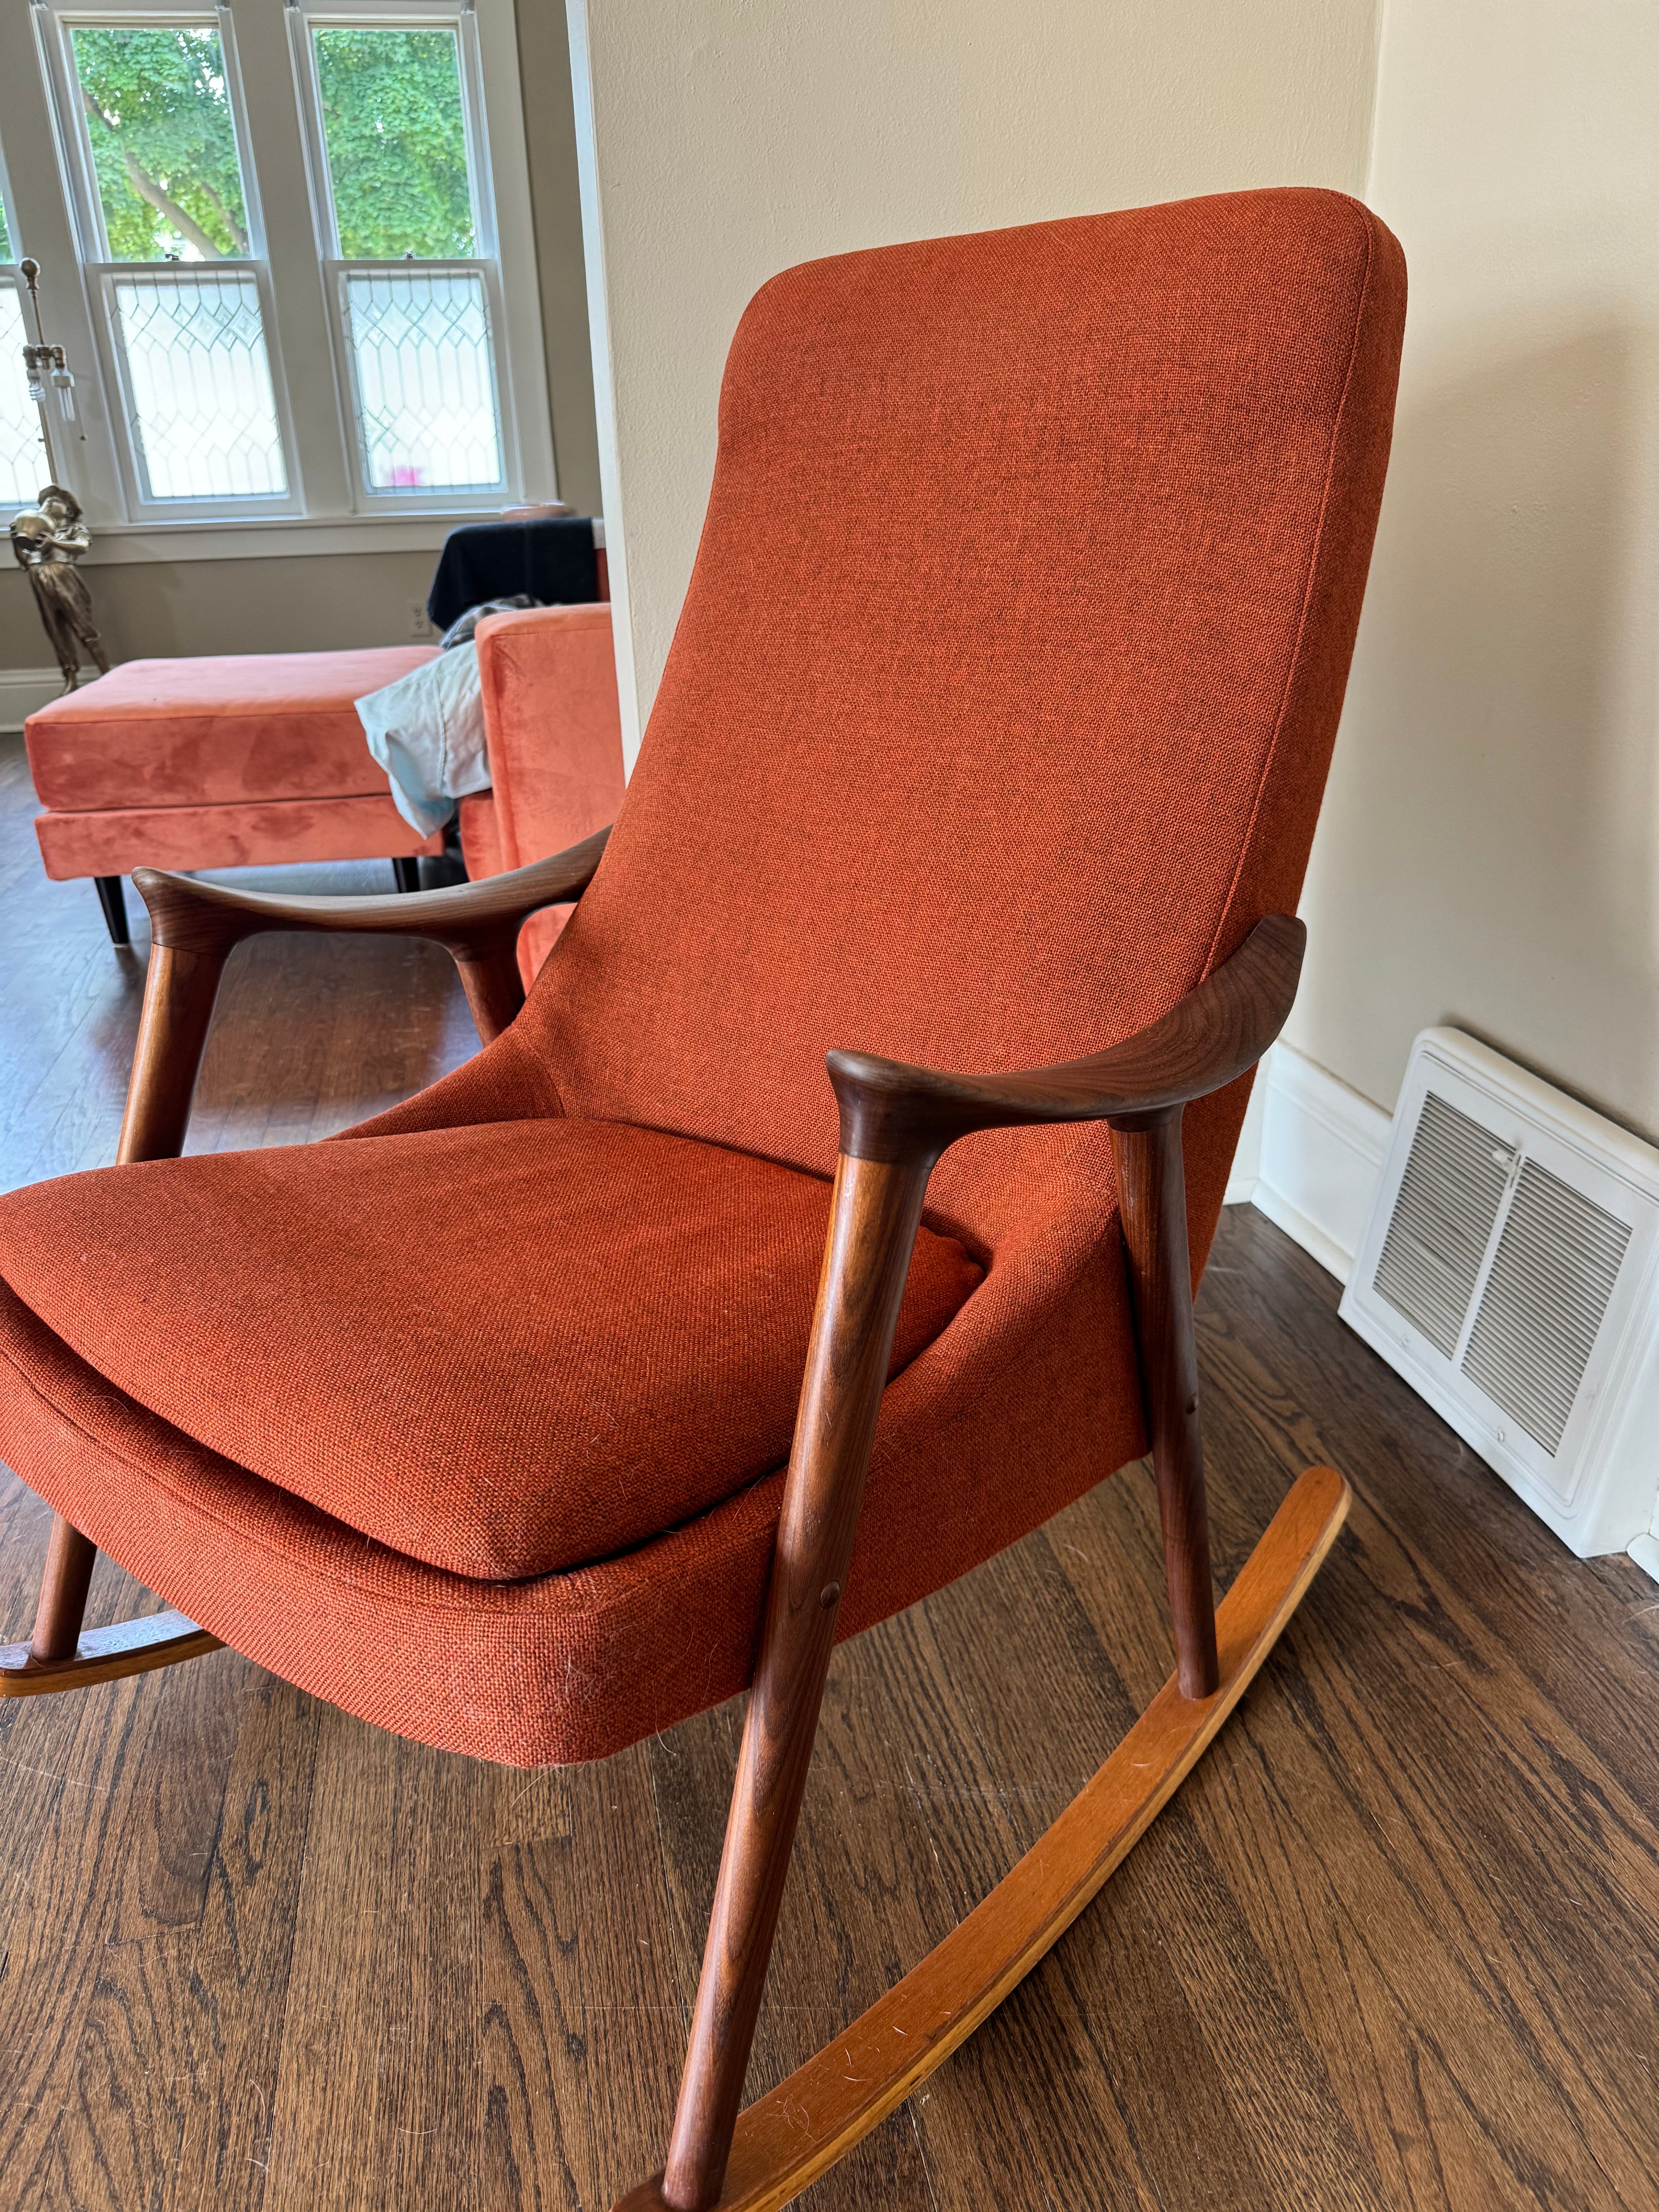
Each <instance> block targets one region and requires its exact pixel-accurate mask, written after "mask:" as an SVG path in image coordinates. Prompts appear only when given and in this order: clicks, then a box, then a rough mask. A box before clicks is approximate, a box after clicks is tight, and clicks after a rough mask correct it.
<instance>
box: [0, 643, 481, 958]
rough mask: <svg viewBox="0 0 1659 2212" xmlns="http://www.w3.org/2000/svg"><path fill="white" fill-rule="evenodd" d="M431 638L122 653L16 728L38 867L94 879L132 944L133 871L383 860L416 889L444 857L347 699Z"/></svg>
mask: <svg viewBox="0 0 1659 2212" xmlns="http://www.w3.org/2000/svg"><path fill="white" fill-rule="evenodd" d="M436 652H437V647H435V646H429V645H387V646H368V647H364V648H362V650H361V651H358V652H353V653H229V654H222V655H213V656H210V657H206V658H204V659H195V660H129V661H125V662H124V663H123V664H122V665H121V666H120V667H118V668H112V669H111V671H110V672H109V674H108V675H107V676H100V677H99V678H97V679H96V681H95V682H94V683H91V684H85V685H83V686H82V689H81V690H78V691H70V692H68V693H66V694H65V696H64V697H63V698H61V699H54V700H53V701H52V704H51V705H50V706H49V707H43V708H41V710H40V713H39V714H31V715H30V716H29V718H28V720H27V722H26V723H25V724H24V732H23V733H24V738H25V742H26V743H27V746H28V755H29V767H30V769H31V771H32V772H33V777H34V788H35V792H36V794H37V796H38V797H39V798H40V802H41V805H42V806H43V807H44V809H45V811H44V812H43V813H41V814H40V815H38V816H37V817H36V818H35V824H34V828H35V834H36V836H38V837H39V838H40V854H41V858H42V859H43V860H45V862H46V873H47V874H48V875H49V876H51V877H52V878H55V879H58V880H60V881H61V880H62V879H64V878H67V877H70V876H91V877H93V878H94V879H95V880H96V883H97V885H98V893H99V896H100V899H101V900H102V901H103V906H104V915H105V918H106V921H108V923H109V929H110V935H111V936H112V938H113V939H114V940H115V942H116V943H117V944H118V945H125V943H126V942H127V928H126V910H125V900H124V898H123V896H122V890H121V878H122V877H123V876H125V875H126V874H127V873H128V872H130V871H131V869H133V868H135V867H139V866H150V867H157V868H244V867H270V866H276V865H277V864H279V863H282V862H285V861H290V860H380V859H385V860H391V862H392V867H393V871H394V873H395V876H396V878H397V883H398V889H399V890H416V888H417V887H418V885H419V881H420V877H419V870H418V867H417V865H416V862H417V856H418V855H419V854H422V853H437V852H441V850H442V848H443V838H442V835H441V833H440V834H439V835H436V836H429V837H428V836H422V834H421V832H420V831H419V830H418V829H411V828H410V825H409V823H407V822H405V821H404V818H403V817H402V815H401V814H399V813H398V810H397V808H396V807H395V806H394V805H392V794H391V788H390V787H389V785H388V784H387V782H386V775H385V773H384V771H383V770H382V769H380V768H378V767H377V766H376V765H375V763H374V760H373V759H372V758H371V757H370V755H369V750H368V745H367V744H366V743H365V742H364V738H363V729H362V723H361V722H360V721H359V720H357V715H356V708H355V707H354V705H353V702H354V701H355V700H357V699H361V698H362V696H363V695H364V693H365V692H368V691H376V690H380V686H381V685H382V684H392V683H395V682H396V681H397V679H398V677H400V676H405V675H407V674H408V672H409V671H410V669H411V668H418V667H419V666H420V665H421V663H422V661H425V660H430V659H433V658H434V656H435V653H436Z"/></svg>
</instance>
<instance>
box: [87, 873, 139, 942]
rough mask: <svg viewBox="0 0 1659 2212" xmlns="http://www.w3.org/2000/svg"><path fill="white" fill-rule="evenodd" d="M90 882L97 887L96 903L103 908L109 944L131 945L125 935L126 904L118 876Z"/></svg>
mask: <svg viewBox="0 0 1659 2212" xmlns="http://www.w3.org/2000/svg"><path fill="white" fill-rule="evenodd" d="M92 880H93V881H94V883H95V884H97V886H98V903H99V905H100V907H102V908H103V909H104V920H105V921H106V922H107V923H108V924H109V941H110V943H111V944H112V945H131V942H132V939H131V937H130V936H129V935H128V934H127V902H126V896H125V893H124V891H123V890H122V889H121V878H119V876H94V878H93V879H92Z"/></svg>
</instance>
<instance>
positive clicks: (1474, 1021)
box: [1290, 327, 1659, 1133]
mask: <svg viewBox="0 0 1659 2212" xmlns="http://www.w3.org/2000/svg"><path fill="white" fill-rule="evenodd" d="M1519 335H1520V334H1518V333H1516V331H1514V330H1513V329H1512V328H1510V329H1507V330H1504V331H1487V332H1486V333H1483V334H1482V339H1481V342H1480V343H1471V344H1469V345H1468V346H1467V347H1464V348H1461V349H1460V357H1461V359H1462V360H1465V361H1466V360H1468V358H1469V356H1475V357H1476V358H1479V357H1480V356H1486V365H1485V366H1483V367H1481V368H1480V369H1479V370H1477V371H1469V372H1466V373H1464V374H1459V375H1457V376H1456V377H1455V379H1446V380H1436V379H1435V378H1434V377H1433V375H1432V373H1431V370H1429V369H1428V368H1427V366H1426V365H1420V366H1419V365H1418V364H1414V363H1413V364H1412V368H1413V370H1414V374H1411V375H1410V378H1409V397H1407V399H1406V400H1405V403H1404V404H1402V409H1401V415H1400V417H1399V421H1398V422H1397V424H1396V428H1395V445H1394V459H1393V464H1392V468H1391V471H1390V476H1389V489H1388V495H1387V498H1386V500H1385V502H1384V507H1383V522H1382V527H1381V530H1380V532H1379V535H1378V539H1377V547H1376V559H1375V562H1374V563H1373V567H1372V571H1371V581H1370V594H1369V597H1368V599H1367V604H1366V610H1365V615H1364V622H1363V623H1362V626H1361V632H1360V639H1359V645H1358V651H1357V653H1356V655H1355V659H1354V667H1353V675H1352V681H1351V683H1350V685H1349V690H1348V704H1347V709H1346V714H1345V716H1344V720H1343V726H1342V733H1341V736H1340V738H1339V740H1338V744H1337V753H1336V762H1335V765H1334V770H1333V775H1332V781H1331V787H1330V793H1329V797H1328V801H1327V805H1326V811H1325V816H1324V818H1323V820H1322V823H1321V827H1320V833H1319V838H1318V841H1317V843H1316V848H1315V854H1314V860H1313V865H1312V867H1311V869H1310V876H1309V884H1308V890H1307V893H1306V895H1305V896H1304V902H1303V911H1304V914H1305V915H1307V916H1308V918H1309V922H1310V939H1311V942H1310V957H1309V965H1308V971H1307V975H1306V979H1305V981H1304V986H1303V996H1302V1001H1301V1004H1300V1006H1298V1009H1297V1016H1296V1018H1295V1020H1294V1023H1293V1025H1292V1028H1291V1031H1290V1036H1291V1042H1294V1043H1296V1044H1297V1045H1298V1046H1299V1047H1300V1048H1301V1049H1303V1050H1304V1051H1306V1052H1308V1053H1310V1054H1312V1056H1313V1057H1314V1058H1315V1059H1316V1060H1322V1062H1324V1064H1326V1065H1327V1066H1330V1067H1332V1068H1333V1069H1334V1071H1335V1072H1336V1073H1339V1074H1340V1075H1341V1076H1342V1077H1343V1078H1344V1079H1346V1081H1348V1082H1350V1083H1352V1085H1355V1087H1356V1088H1358V1089H1359V1090H1360V1091H1364V1093H1365V1094H1366V1095H1367V1096H1368V1097H1372V1098H1375V1099H1376V1100H1378V1101H1379V1102H1381V1103H1384V1104H1389V1105H1391V1104H1392V1103H1393V1101H1394V1099H1395V1097H1396V1096H1397V1093H1398V1090H1399V1085H1400V1079H1401V1074H1402V1073H1403V1070H1404V1066H1405V1061H1406V1056H1407V1050H1408V1048H1409V1047H1410V1043H1411V1040H1412V1038H1413V1036H1414V1035H1415V1034H1416V1032H1417V1031H1418V1030H1420V1029H1422V1028H1424V1027H1425V1026H1427V1025H1428V1024H1431V1023H1433V1022H1437V1021H1450V1022H1455V1023H1456V1024H1458V1025H1459V1026H1461V1027H1464V1028H1468V1029H1470V1030H1474V1032H1475V1033H1477V1034H1478V1035H1480V1036H1483V1037H1484V1038H1486V1040H1487V1042H1490V1043H1492V1044H1493V1045H1494V1046H1495V1047H1496V1048H1498V1050H1500V1051H1504V1052H1507V1053H1509V1054H1512V1055H1514V1056H1515V1057H1516V1058H1518V1059H1520V1060H1523V1061H1525V1062H1527V1064H1528V1065H1529V1066H1534V1067H1536V1068H1537V1069H1538V1070H1539V1072H1540V1073H1543V1074H1545V1075H1546V1076H1547V1078H1548V1079H1551V1080H1553V1081H1555V1082H1558V1083H1561V1084H1563V1085H1565V1087H1566V1088H1568V1089H1570V1090H1571V1091H1575V1092H1577V1094H1579V1095H1580V1096H1582V1097H1587V1098H1589V1100H1590V1101H1591V1102H1592V1103H1601V1105H1602V1106H1603V1108H1604V1110H1607V1111H1608V1112H1611V1113H1613V1114H1614V1115H1617V1117H1618V1118H1619V1119H1620V1120H1622V1121H1627V1122H1630V1123H1632V1124H1633V1125H1634V1126H1636V1127H1640V1128H1643V1129H1644V1131H1646V1132H1649V1133H1651V1132H1654V1131H1656V1130H1659V1019H1656V1016H1659V977H1656V968H1659V951H1656V945H1655V929H1656V912H1655V899H1654V868H1655V864H1656V847H1659V823H1656V819H1655V809H1656V803H1659V789H1656V775H1655V762H1654V746H1655V742H1656V730H1655V721H1656V717H1655V665H1654V620H1653V617H1654V611H1655V608H1656V603H1659V592H1656V587H1655V586H1656V582H1659V580H1656V579H1655V577H1654V569H1655V560H1654V554H1655V548H1654V546H1653V545H1652V544H1650V542H1649V538H1648V536H1647V535H1646V534H1645V532H1646V529H1647V524H1646V517H1647V515H1648V514H1649V513H1651V512H1652V511H1653V507H1654V502H1652V501H1649V500H1647V499H1645V498H1644V489H1645V488H1644V483H1643V469H1644V464H1645V460H1646V447H1647V444H1648V442H1649V441H1647V439H1646V437H1645V435H1644V431H1645V425H1644V422H1643V419H1642V407H1643V392H1644V385H1645V384H1646V383H1647V382H1648V380H1649V371H1650V367H1651V363H1650V360H1649V358H1648V356H1649V355H1650V352H1651V347H1652V342H1651V341H1650V340H1649V339H1647V338H1646V337H1644V334H1642V333H1639V332H1638V331H1632V330H1629V329H1626V328H1620V327H1591V328H1587V329H1585V330H1584V331H1583V332H1582V333H1581V334H1579V335H1578V336H1577V337H1572V338H1571V339H1570V340H1568V341H1565V342H1563V343H1554V344H1552V345H1549V346H1547V347H1544V348H1540V349H1535V350H1528V349H1527V348H1526V347H1525V346H1524V345H1523V344H1522V343H1519V342H1518V338H1519Z"/></svg>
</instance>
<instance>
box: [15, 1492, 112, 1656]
mask: <svg viewBox="0 0 1659 2212" xmlns="http://www.w3.org/2000/svg"><path fill="white" fill-rule="evenodd" d="M97 1560H98V1547H97V1546H96V1545H95V1544H94V1542H93V1541H91V1539H90V1538H89V1537H87V1536H83V1535H82V1534H81V1531H80V1530H79V1529H78V1528H72V1527H71V1526H70V1523H69V1522H67V1521H65V1520H64V1516H63V1515H62V1514H61V1513H59V1514H58V1515H56V1516H54V1518H53V1520H52V1535H51V1538H50V1540H49V1541H48V1542H47V1545H46V1571H45V1573H44V1574H43V1575H42V1576H41V1577H40V1603H39V1604H38V1605H37V1606H36V1607H35V1609H34V1633H33V1636H31V1637H30V1638H29V1653H30V1656H31V1657H33V1658H35V1659H72V1658H73V1657H74V1656H75V1648H76V1644H78V1643H79V1641H80V1637H81V1624H82V1621H83V1620H85V1619H86V1613H87V1592H88V1590H89V1589H91V1587H92V1571H93V1568H94V1566H95V1565H96V1564H97Z"/></svg>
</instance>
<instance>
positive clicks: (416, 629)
mask: <svg viewBox="0 0 1659 2212" xmlns="http://www.w3.org/2000/svg"><path fill="white" fill-rule="evenodd" d="M404 605H406V606H407V607H408V609H409V635H410V639H411V640H412V641H415V642H416V643H418V644H421V645H430V644H431V643H432V642H433V641H434V639H435V638H436V636H437V635H438V633H437V631H436V630H435V629H433V627H432V625H431V623H429V622H428V620H427V618H426V601H425V600H424V599H408V600H405V601H404Z"/></svg>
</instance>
